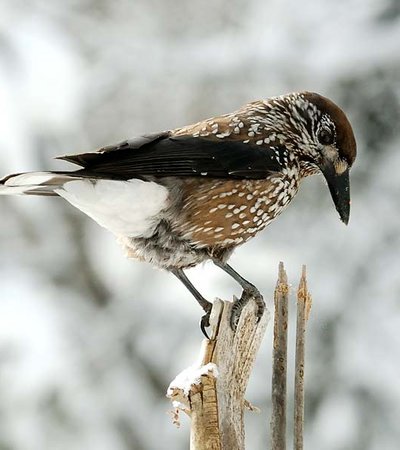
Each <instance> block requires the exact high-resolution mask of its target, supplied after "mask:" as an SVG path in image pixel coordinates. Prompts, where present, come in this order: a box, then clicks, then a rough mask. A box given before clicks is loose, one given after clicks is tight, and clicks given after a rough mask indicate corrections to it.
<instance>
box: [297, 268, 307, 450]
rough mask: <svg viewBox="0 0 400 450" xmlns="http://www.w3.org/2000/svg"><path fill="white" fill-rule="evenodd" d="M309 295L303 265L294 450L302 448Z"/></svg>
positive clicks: (298, 295)
mask: <svg viewBox="0 0 400 450" xmlns="http://www.w3.org/2000/svg"><path fill="white" fill-rule="evenodd" d="M310 309H311V295H310V294H309V292H308V289H307V280H306V266H303V270H302V274H301V279H300V284H299V288H298V291H297V323H296V359H295V382H294V432H293V435H294V438H293V448H294V450H303V429H304V348H305V334H306V325H307V320H308V316H309V314H310Z"/></svg>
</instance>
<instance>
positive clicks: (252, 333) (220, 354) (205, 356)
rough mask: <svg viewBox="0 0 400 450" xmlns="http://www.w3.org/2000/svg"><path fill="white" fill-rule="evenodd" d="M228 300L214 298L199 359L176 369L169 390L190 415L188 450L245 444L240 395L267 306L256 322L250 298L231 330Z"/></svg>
mask: <svg viewBox="0 0 400 450" xmlns="http://www.w3.org/2000/svg"><path fill="white" fill-rule="evenodd" d="M231 310H232V303H231V302H222V301H221V300H216V301H215V302H214V306H213V311H212V314H211V320H210V321H211V327H212V334H211V339H210V340H208V339H205V340H204V341H203V344H202V348H201V351H200V358H199V362H198V363H196V364H194V365H193V366H192V367H190V368H188V369H186V370H184V371H183V372H182V373H181V374H179V375H178V376H177V377H176V378H175V380H174V381H172V383H171V384H170V386H169V389H168V392H167V396H168V397H169V398H170V399H171V400H172V401H173V404H174V406H175V407H177V408H179V409H180V410H182V411H184V412H186V413H187V414H188V415H189V416H190V417H191V432H190V449H191V450H219V449H221V450H244V448H245V447H244V410H245V409H253V410H255V408H254V407H252V406H251V405H250V404H249V403H248V402H247V401H246V400H245V398H244V394H245V391H246V388H247V383H248V380H249V377H250V373H251V370H252V367H253V364H254V361H255V358H256V354H257V351H258V349H259V347H260V344H261V340H262V338H263V336H264V333H265V329H266V327H267V323H268V321H269V312H268V311H267V310H266V311H265V312H264V315H263V317H262V318H261V320H260V321H259V322H258V323H257V316H256V313H257V308H256V305H255V303H254V302H253V301H250V302H249V303H248V304H247V305H246V306H245V307H244V309H243V311H242V314H241V316H240V320H239V323H238V326H237V329H236V332H233V331H232V329H231V328H230V325H229V323H230V316H231Z"/></svg>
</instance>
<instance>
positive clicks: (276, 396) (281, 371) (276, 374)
mask: <svg viewBox="0 0 400 450" xmlns="http://www.w3.org/2000/svg"><path fill="white" fill-rule="evenodd" d="M288 298H289V286H288V280H287V275H286V272H285V269H284V267H283V263H282V262H281V263H279V274H278V282H277V285H276V288H275V295H274V300H275V301H274V303H275V315H274V347H273V356H272V394H271V399H272V416H271V448H272V450H285V449H286V374H287V328H288Z"/></svg>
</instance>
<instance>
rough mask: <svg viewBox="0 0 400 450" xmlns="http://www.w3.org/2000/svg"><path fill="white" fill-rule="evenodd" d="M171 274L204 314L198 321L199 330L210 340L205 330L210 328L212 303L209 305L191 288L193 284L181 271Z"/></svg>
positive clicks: (175, 270)
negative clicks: (183, 286) (186, 290)
mask: <svg viewBox="0 0 400 450" xmlns="http://www.w3.org/2000/svg"><path fill="white" fill-rule="evenodd" d="M171 273H173V274H174V275H175V276H176V277H177V278H178V279H179V280H180V281H181V282H182V283H183V284H184V285H185V286H186V288H187V289H188V290H189V291H190V293H191V294H192V295H193V296H194V298H195V299H196V300H197V301H198V303H199V305H200V306H201V307H202V308H203V310H204V312H205V314H204V316H202V318H201V320H200V329H201V331H202V333H203V334H204V336H205V337H206V338H207V339H210V338H209V336H208V334H207V332H206V328H207V327H209V326H210V313H211V308H212V303H210V302H209V301H208V300H206V299H205V298H204V297H203V296H202V295H201V294H200V292H199V291H198V290H197V289H196V288H195V287H194V286H193V284H192V283H191V282H190V280H189V278H188V277H187V276H186V275H185V273H184V271H183V270H182V269H172V270H171Z"/></svg>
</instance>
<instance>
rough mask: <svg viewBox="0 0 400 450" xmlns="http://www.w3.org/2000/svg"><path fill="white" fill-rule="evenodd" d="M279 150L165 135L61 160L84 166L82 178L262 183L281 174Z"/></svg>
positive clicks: (141, 138) (143, 138) (167, 133)
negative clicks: (273, 174)
mask: <svg viewBox="0 0 400 450" xmlns="http://www.w3.org/2000/svg"><path fill="white" fill-rule="evenodd" d="M279 150H280V149H279V147H276V146H275V147H266V146H263V147H262V148H261V147H260V146H258V145H254V144H250V143H247V144H244V143H243V142H242V141H235V140H229V139H221V140H211V139H207V138H202V137H192V136H175V137H174V136H172V135H171V134H170V133H169V132H164V133H160V134H155V135H148V136H143V137H140V138H137V139H133V140H129V141H125V142H122V143H120V144H118V145H115V146H110V147H104V148H102V149H100V150H99V151H98V152H94V153H82V154H78V155H67V156H62V157H59V159H63V160H66V161H69V162H73V163H75V164H79V165H80V166H82V167H83V169H81V170H79V171H77V172H75V173H76V174H77V175H79V174H82V175H83V176H96V177H97V176H101V177H109V178H115V179H121V180H127V179H130V178H135V177H136V178H137V177H141V176H155V177H165V176H177V177H188V176H204V177H212V178H237V179H243V178H249V179H259V178H265V177H267V176H268V174H269V173H271V172H277V171H280V170H281V168H282V166H281V164H280V163H279V158H278V157H277V155H276V152H277V151H279Z"/></svg>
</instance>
